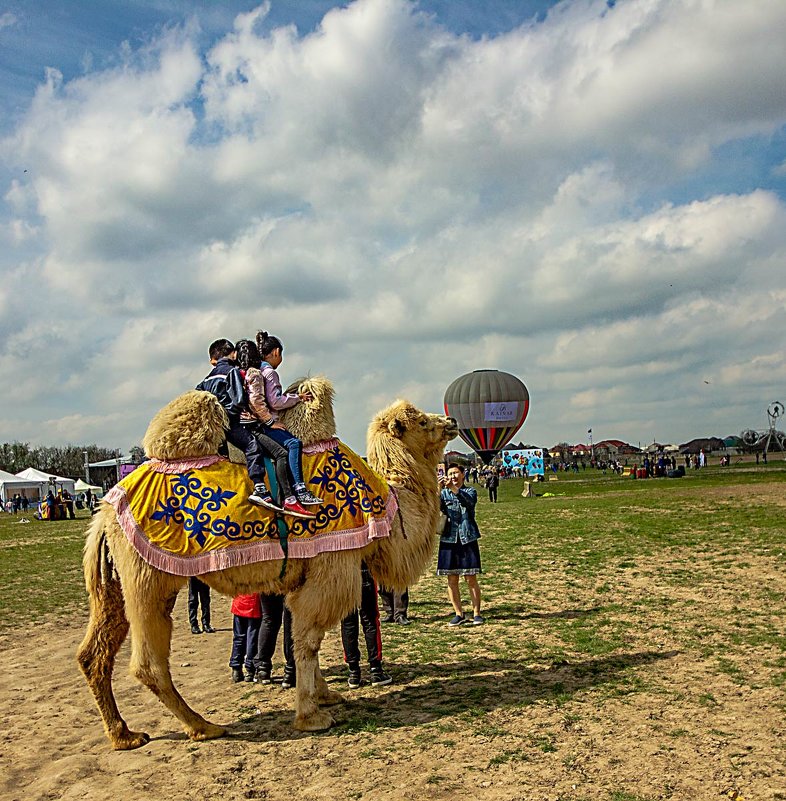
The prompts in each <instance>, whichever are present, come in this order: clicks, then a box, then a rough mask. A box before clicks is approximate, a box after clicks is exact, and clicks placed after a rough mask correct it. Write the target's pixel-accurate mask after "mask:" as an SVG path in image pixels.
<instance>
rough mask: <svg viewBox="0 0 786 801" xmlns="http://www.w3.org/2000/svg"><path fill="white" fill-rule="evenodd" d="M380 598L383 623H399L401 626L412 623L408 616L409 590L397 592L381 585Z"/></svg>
mask: <svg viewBox="0 0 786 801" xmlns="http://www.w3.org/2000/svg"><path fill="white" fill-rule="evenodd" d="M379 598H380V600H381V601H382V611H383V612H384V617H383V618H382V622H383V623H398V624H399V625H400V626H408V625H409V623H410V620H409V618H408V617H407V609H408V608H409V590H408V589H407V590H404V592H396V591H395V590H389V589H388V588H387V587H382V586H380V588H379Z"/></svg>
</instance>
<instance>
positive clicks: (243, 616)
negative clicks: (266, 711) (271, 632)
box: [229, 592, 262, 682]
mask: <svg viewBox="0 0 786 801" xmlns="http://www.w3.org/2000/svg"><path fill="white" fill-rule="evenodd" d="M231 612H232V615H233V618H232V654H231V655H230V657H229V667H231V668H232V681H234V682H238V681H243V679H244V678H245V680H246V681H254V674H255V673H256V667H255V666H254V660H255V659H256V655H257V643H258V640H259V627H260V625H261V624H262V609H261V608H260V605H259V593H256V592H255V593H252V594H250V595H236V596H235V597H234V598H233V599H232V609H231ZM244 667H245V669H246V675H245V677H244V676H243V668H244Z"/></svg>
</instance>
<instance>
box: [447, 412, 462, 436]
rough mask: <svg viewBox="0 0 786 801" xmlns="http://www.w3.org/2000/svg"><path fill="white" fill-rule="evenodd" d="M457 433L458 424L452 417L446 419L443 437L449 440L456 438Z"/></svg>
mask: <svg viewBox="0 0 786 801" xmlns="http://www.w3.org/2000/svg"><path fill="white" fill-rule="evenodd" d="M458 433H459V427H458V423H457V422H456V421H455V420H454V419H453V418H452V417H448V418H447V424H446V425H445V436H446V437H447V438H448V440H451V439H453V438H454V437H457V436H458Z"/></svg>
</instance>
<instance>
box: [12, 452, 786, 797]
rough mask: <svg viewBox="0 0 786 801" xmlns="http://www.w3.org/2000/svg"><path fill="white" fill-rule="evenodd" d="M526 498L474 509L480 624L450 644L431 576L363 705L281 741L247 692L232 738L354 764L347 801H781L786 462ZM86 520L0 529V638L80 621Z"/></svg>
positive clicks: (582, 477) (561, 482)
mask: <svg viewBox="0 0 786 801" xmlns="http://www.w3.org/2000/svg"><path fill="white" fill-rule="evenodd" d="M521 489H522V482H521V481H520V480H511V481H504V482H502V486H501V488H500V502H499V503H498V504H496V505H494V504H490V503H489V502H488V500H487V499H486V497H485V493H484V492H483V491H482V490H480V495H481V501H480V503H479V509H478V520H479V523H480V527H481V531H482V534H483V536H482V539H481V552H482V556H483V564H484V571H485V572H484V575H483V576H482V577H481V587H482V590H483V597H484V614H485V615H486V617H487V623H486V625H485V626H482V627H472V626H464V627H461V628H460V629H458V630H456V629H453V628H450V627H448V626H447V625H446V622H447V619H448V618H449V616H450V615H451V614H452V611H451V610H450V608H449V605H448V603H447V599H446V585H445V580H444V579H442V578H438V577H436V576H434V575H433V570H431V571H430V572H429V574H428V575H427V576H425V577H424V578H423V580H422V581H421V582H420V583H419V584H418V586H417V587H415V588H413V590H412V592H411V595H412V601H411V609H410V612H411V617H412V619H413V621H414V622H413V625H412V626H409V627H400V626H395V625H389V626H385V627H384V654H385V663H386V665H387V666H388V669H389V670H390V671H391V673H393V674H394V676H395V680H396V681H395V684H394V685H393V686H391V687H390V688H386V692H384V693H380V692H379V691H378V690H377V691H372V690H368V691H361V692H359V693H358V694H357V695H355V697H354V700H353V702H352V704H350V705H348V706H347V707H345V708H344V710H345V711H344V712H343V713H342V714H341V715H339V717H338V722H337V726H336V727H335V728H334V729H332V730H331V733H330V736H329V739H321V740H320V739H316V740H313V739H312V740H299V739H295V740H292V739H291V736H290V735H289V734H286V736H285V735H284V734H283V732H284V729H283V728H282V724H281V722H280V721H281V711H280V709H281V708H280V707H277V706H276V705H275V703H274V704H272V705H271V706H270V707H267V708H266V707H261V708H260V709H259V710H258V709H256V703H257V698H258V694H259V690H257V689H256V688H255V687H252V688H250V689H248V690H247V691H246V690H243V692H244V695H243V696H242V698H241V699H240V700H239V701H238V702H237V704H238V705H237V706H236V708H235V711H236V713H237V715H239V716H240V718H241V721H240V724H239V725H240V726H241V728H242V733H243V737H244V738H245V737H247V738H248V740H249V742H256V741H260V742H261V741H265V740H268V741H269V740H270V738H271V736H272V737H273V739H274V740H278V742H279V745H280V746H281V747H282V748H284V749H285V753H287V754H288V755H289V759H290V760H291V761H290V764H293V761H297V760H298V759H300V758H301V757H303V756H304V755H308V754H311V753H312V751H313V749H315V748H316V749H317V750H318V751H319V752H321V751H324V752H325V754H326V755H327V756H328V757H330V755H331V754H333V753H335V752H338V751H340V749H341V748H345V749H346V750H347V751H348V752H349V751H351V752H352V753H354V754H355V755H356V756H357V757H358V758H359V759H360V760H361V762H362V764H358V766H357V769H356V771H355V773H354V774H353V784H352V785H351V788H350V789H346V788H344V785H343V784H341V785H340V786H341V787H342V788H344V789H343V790H342V792H340V793H339V794H338V795H337V796H336V797H342V798H343V797H346V798H361V797H371V796H372V795H374V794H375V789H374V788H375V787H378V786H379V781H382V780H384V779H385V777H387V780H389V781H391V782H393V781H400V782H401V783H402V784H401V786H406V785H407V783H408V782H412V783H413V786H415V785H417V786H418V787H421V789H422V790H423V791H424V792H425V790H426V789H428V792H429V795H430V796H433V797H445V798H450V797H468V796H469V795H472V796H473V797H475V798H489V799H492V798H505V799H507V798H510V799H514V798H519V797H521V798H527V799H530V798H553V799H565V801H585V799H602V801H653V800H654V799H656V798H679V799H682V798H686V799H687V798H718V797H719V796H723V797H726V798H731V799H743V798H744V799H746V801H747V799H752V798H767V799H786V768H784V765H785V764H786V744H785V742H784V738H783V733H784V732H783V723H782V721H783V719H784V713H786V697H785V696H784V687H786V627H785V626H784V621H785V620H786V578H785V577H786V464H784V463H783V462H771V463H770V464H769V465H767V466H754V465H738V466H733V467H731V468H719V467H712V468H707V469H705V470H702V471H695V472H694V471H691V472H690V473H689V475H688V476H686V477H685V478H682V479H674V480H670V479H651V480H641V481H637V480H632V479H623V478H620V477H617V476H615V475H612V474H608V475H605V476H604V475H601V474H598V473H595V472H593V471H589V470H588V471H586V473H580V474H578V475H564V474H560V477H559V479H558V480H556V481H548V482H543V483H540V484H537V485H536V492H537V493H539V494H540V497H535V498H522V497H520V492H521ZM546 493H548V495H546ZM82 515H83V516H82V518H81V519H78V520H76V521H67V522H56V523H51V524H49V523H40V522H37V521H33V522H31V523H29V524H19V523H15V522H14V519H13V518H12V517H10V516H5V515H4V516H0V549H2V559H0V610H2V614H0V633H6V634H9V635H13V634H14V629H16V628H18V627H19V626H20V625H22V624H23V623H26V622H27V621H28V620H29V619H30V617H31V616H32V617H33V618H34V619H44V618H45V619H48V620H55V621H56V620H59V619H66V618H67V619H69V620H70V621H74V620H77V621H78V620H80V619H82V618H85V617H86V599H85V594H84V588H83V586H82V578H81V568H80V558H81V548H82V543H83V536H84V531H85V528H86V525H87V522H88V518H87V516H86V515H85V513H82ZM464 596H465V600H466V592H464ZM217 603H220V602H217ZM198 639H200V642H201V639H202V638H198ZM336 641H337V638H336V637H335V635H334V634H329V635H328V637H327V638H326V647H325V649H324V657H323V664H324V665H325V675H326V677H327V678H328V680H329V681H330V682H332V683H334V686H338V683H339V682H340V683H341V684H343V682H344V676H345V672H344V668H343V667H342V666H341V662H340V651H338V650H337V645H336ZM219 670H220V671H225V668H224V666H223V656H222V657H221V661H220V667H219ZM221 675H223V673H222V674H221ZM286 703H288V702H285V705H286ZM216 710H218V712H219V713H220V714H225V713H226V709H225V708H224V707H221V706H216V708H215V709H211V708H208V709H207V710H203V711H207V712H208V714H214V713H215V712H216ZM222 710H223V711H222ZM746 716H747V717H746ZM748 718H750V719H748ZM279 731H280V732H282V733H281V734H280V737H279V735H278V734H277V732H279ZM286 731H287V732H289V731H290V730H289V729H288V728H287V729H286ZM271 732H272V735H271ZM309 743H310V745H309ZM315 743H316V745H315ZM191 747H192V746H189V748H191ZM309 749H311V750H309ZM219 753H220V752H218V751H216V754H219ZM233 753H234V752H233ZM243 753H245V751H244V752H243ZM451 759H458V760H459V761H460V764H461V765H462V777H461V778H460V779H458V778H457V777H456V775H455V771H454V770H452V768H451ZM446 760H447V761H446ZM218 764H219V763H218V762H217V763H215V765H214V767H213V768H211V769H212V770H214V771H215V770H218V769H219V768H218V767H216V765H218ZM328 764H329V763H328ZM345 769H346V766H345ZM324 770H327V768H324ZM320 775H321V774H320ZM303 776H304V778H303V781H306V779H307V777H308V774H307V773H304V774H303ZM229 778H231V777H229ZM228 780H229V779H228ZM260 781H261V780H260ZM325 781H327V782H328V784H326V785H325V786H331V787H333V785H330V782H329V780H328V779H326V780H325ZM330 781H332V780H330ZM375 782H376V784H375ZM525 784H526V786H527V787H529V788H530V791H528V793H527V794H525V793H523V792H522V794H521V795H520V796H519V795H517V794H516V793H517V791H516V790H515V788H516V787H519V786H525ZM336 786H339V785H336ZM265 787H266V788H267V789H266V790H265V791H266V792H268V793H269V796H265V797H270V798H276V797H277V795H276V790H275V785H274V784H270V785H269V786H268V785H265ZM347 787H350V785H347ZM495 787H496V788H498V789H499V788H501V789H500V791H499V792H498V793H497V794H495V793H493V792H492V790H493V789H494V788H495ZM543 788H546V789H543ZM334 789H335V787H334ZM541 789H542V790H543V791H542V793H540V794H538V793H539V792H540V791H541ZM238 792H240V790H238ZM243 792H245V790H243ZM418 792H419V791H417V792H416V791H413V793H414V795H406V794H403V795H402V796H401V797H418ZM247 797H251V796H247ZM421 797H422V796H421Z"/></svg>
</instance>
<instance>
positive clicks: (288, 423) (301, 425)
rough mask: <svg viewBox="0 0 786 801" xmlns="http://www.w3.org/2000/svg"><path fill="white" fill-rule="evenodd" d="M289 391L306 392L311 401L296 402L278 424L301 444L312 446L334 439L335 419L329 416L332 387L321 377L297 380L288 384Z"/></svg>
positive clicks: (331, 408)
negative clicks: (311, 396) (310, 396)
mask: <svg viewBox="0 0 786 801" xmlns="http://www.w3.org/2000/svg"><path fill="white" fill-rule="evenodd" d="M286 392H287V393H290V392H297V393H301V392H310V393H311V394H312V395H313V396H314V399H313V400H310V401H304V402H303V403H298V404H297V405H296V406H293V407H292V408H291V409H285V410H284V411H283V412H282V413H281V422H282V423H283V424H284V426H285V427H286V429H287V431H291V432H292V433H293V434H294V435H295V436H296V437H297V438H298V439H299V440H300V441H301V442H302V443H303V444H304V445H312V444H313V443H315V442H322V441H323V440H326V439H332V438H333V437H335V436H336V418H335V417H334V416H333V395H334V391H333V384H332V383H331V382H330V381H329V380H328V379H327V378H326V377H325V376H323V375H317V376H314V377H313V378H299V379H298V380H297V381H294V382H293V383H292V384H290V385H289V386H288V387H287V389H286Z"/></svg>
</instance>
